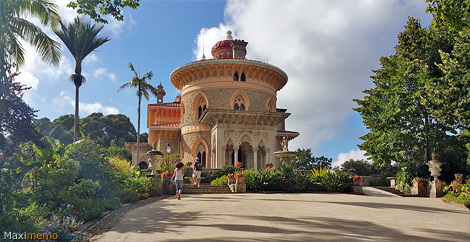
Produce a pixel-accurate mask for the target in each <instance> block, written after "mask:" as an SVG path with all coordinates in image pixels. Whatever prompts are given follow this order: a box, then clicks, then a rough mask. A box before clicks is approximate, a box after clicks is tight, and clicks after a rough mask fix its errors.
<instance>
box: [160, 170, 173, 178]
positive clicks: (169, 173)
mask: <svg viewBox="0 0 470 242" xmlns="http://www.w3.org/2000/svg"><path fill="white" fill-rule="evenodd" d="M161 176H162V177H172V176H173V173H172V172H169V171H168V170H166V171H165V172H163V173H162V175H161Z"/></svg>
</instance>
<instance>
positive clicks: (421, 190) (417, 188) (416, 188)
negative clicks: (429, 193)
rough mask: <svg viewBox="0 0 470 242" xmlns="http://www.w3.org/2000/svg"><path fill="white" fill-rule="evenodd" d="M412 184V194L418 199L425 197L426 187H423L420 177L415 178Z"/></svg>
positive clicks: (422, 180)
mask: <svg viewBox="0 0 470 242" xmlns="http://www.w3.org/2000/svg"><path fill="white" fill-rule="evenodd" d="M412 182H413V194H417V195H418V196H420V197H425V196H426V187H425V186H424V179H423V178H422V177H415V178H413V180H412Z"/></svg>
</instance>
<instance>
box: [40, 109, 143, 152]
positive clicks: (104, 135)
mask: <svg viewBox="0 0 470 242" xmlns="http://www.w3.org/2000/svg"><path fill="white" fill-rule="evenodd" d="M73 122H74V117H73V115H72V114H69V115H63V116H60V117H59V118H57V119H55V120H53V121H52V122H51V121H50V120H49V119H48V118H41V119H37V120H35V121H34V124H35V127H36V128H37V129H39V131H40V133H41V134H42V135H44V136H47V137H50V138H52V139H57V140H60V142H61V143H63V144H71V143H72V142H73ZM80 127H81V131H82V132H83V135H85V136H87V137H90V138H91V139H92V140H93V141H94V142H96V143H97V144H99V145H101V146H103V147H109V146H110V145H111V141H112V140H114V142H115V144H116V145H117V146H121V147H122V146H124V142H133V141H134V140H135V135H136V132H135V128H134V125H133V124H132V123H131V121H130V119H129V118H128V117H126V116H125V115H122V114H109V115H106V116H104V115H103V114H102V113H92V114H90V115H89V116H87V117H85V118H83V119H81V120H80Z"/></svg>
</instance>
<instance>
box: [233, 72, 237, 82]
mask: <svg viewBox="0 0 470 242" xmlns="http://www.w3.org/2000/svg"><path fill="white" fill-rule="evenodd" d="M233 80H234V81H238V72H235V74H233Z"/></svg>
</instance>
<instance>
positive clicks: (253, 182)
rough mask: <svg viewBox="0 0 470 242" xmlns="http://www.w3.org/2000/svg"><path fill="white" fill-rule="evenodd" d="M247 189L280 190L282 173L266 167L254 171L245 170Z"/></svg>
mask: <svg viewBox="0 0 470 242" xmlns="http://www.w3.org/2000/svg"><path fill="white" fill-rule="evenodd" d="M242 173H243V174H244V175H245V177H246V178H245V183H246V189H247V190H248V191H277V190H279V187H280V184H281V181H282V177H281V176H282V175H281V173H280V172H279V171H278V170H275V169H266V170H260V171H258V172H254V171H252V170H245V171H243V172H242Z"/></svg>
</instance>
